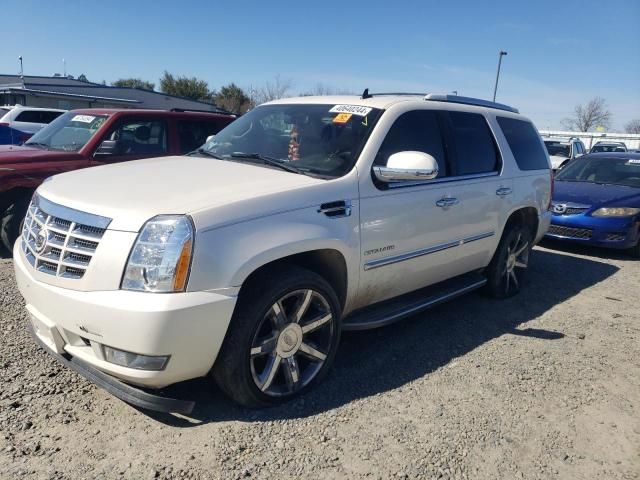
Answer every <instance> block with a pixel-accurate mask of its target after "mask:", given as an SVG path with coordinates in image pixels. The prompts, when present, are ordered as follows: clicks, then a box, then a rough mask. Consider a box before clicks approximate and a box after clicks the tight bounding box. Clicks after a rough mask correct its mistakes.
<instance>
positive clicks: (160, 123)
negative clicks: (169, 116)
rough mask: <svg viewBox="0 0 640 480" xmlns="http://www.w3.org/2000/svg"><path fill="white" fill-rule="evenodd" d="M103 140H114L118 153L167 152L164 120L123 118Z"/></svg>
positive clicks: (145, 153) (143, 153) (155, 153)
mask: <svg viewBox="0 0 640 480" xmlns="http://www.w3.org/2000/svg"><path fill="white" fill-rule="evenodd" d="M105 140H111V141H115V142H116V143H117V152H118V154H120V155H160V154H163V153H166V152H167V127H166V123H165V122H164V120H151V121H145V120H140V119H131V120H125V121H123V122H122V123H120V124H118V126H117V127H115V128H114V129H113V130H112V131H111V132H110V133H109V134H108V135H107V136H106V137H105Z"/></svg>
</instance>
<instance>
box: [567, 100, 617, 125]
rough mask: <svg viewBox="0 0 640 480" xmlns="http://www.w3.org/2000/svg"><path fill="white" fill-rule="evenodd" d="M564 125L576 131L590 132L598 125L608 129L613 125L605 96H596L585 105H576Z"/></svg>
mask: <svg viewBox="0 0 640 480" xmlns="http://www.w3.org/2000/svg"><path fill="white" fill-rule="evenodd" d="M562 125H563V126H564V128H566V129H567V130H573V131H574V132H588V131H590V130H593V129H595V128H596V127H602V128H604V129H605V130H606V129H608V128H609V127H610V125H611V112H610V111H609V110H608V109H607V104H606V102H605V101H604V98H601V97H595V98H593V99H591V100H589V101H588V102H587V103H586V104H585V105H576V107H575V109H574V110H573V116H572V117H569V118H565V119H564V120H563V121H562Z"/></svg>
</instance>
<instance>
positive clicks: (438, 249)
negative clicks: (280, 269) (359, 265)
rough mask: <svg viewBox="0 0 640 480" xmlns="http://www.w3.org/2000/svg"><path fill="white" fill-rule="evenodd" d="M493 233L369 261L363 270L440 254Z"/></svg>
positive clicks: (493, 233)
mask: <svg viewBox="0 0 640 480" xmlns="http://www.w3.org/2000/svg"><path fill="white" fill-rule="evenodd" d="M493 235H495V232H485V233H480V234H478V235H474V236H472V237H467V238H462V239H460V240H454V241H452V242H447V243H441V244H439V245H434V246H432V247H428V248H422V249H420V250H414V251H413V252H407V253H403V254H401V255H395V256H393V257H386V258H380V259H378V260H371V261H370V262H367V263H365V264H364V269H365V270H373V269H374V268H379V267H384V266H387V265H391V264H393V263H399V262H404V261H405V260H411V259H412V258H417V257H423V256H425V255H429V254H431V253H436V252H441V251H442V250H447V249H449V248H453V247H459V246H460V245H464V244H465V243H471V242H476V241H478V240H482V239H484V238H488V237H492V236H493Z"/></svg>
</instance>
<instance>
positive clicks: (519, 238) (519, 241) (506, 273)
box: [501, 231, 530, 293]
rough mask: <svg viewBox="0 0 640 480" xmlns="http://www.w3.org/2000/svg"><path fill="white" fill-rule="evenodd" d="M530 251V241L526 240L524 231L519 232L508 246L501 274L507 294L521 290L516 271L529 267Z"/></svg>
mask: <svg viewBox="0 0 640 480" xmlns="http://www.w3.org/2000/svg"><path fill="white" fill-rule="evenodd" d="M529 250H530V249H529V240H528V239H527V238H525V236H524V235H523V234H522V231H520V232H518V234H517V235H516V236H515V237H514V238H513V239H512V240H511V241H510V242H509V244H508V245H507V256H506V260H505V265H504V269H503V270H502V274H501V276H502V279H503V283H504V292H505V293H509V292H510V290H511V289H514V288H515V289H516V290H517V289H518V288H520V284H519V283H518V272H517V270H516V269H526V268H527V266H528V265H529Z"/></svg>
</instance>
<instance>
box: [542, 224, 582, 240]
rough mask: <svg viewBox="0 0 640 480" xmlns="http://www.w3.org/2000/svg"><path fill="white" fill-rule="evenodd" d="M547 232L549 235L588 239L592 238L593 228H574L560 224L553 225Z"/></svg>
mask: <svg viewBox="0 0 640 480" xmlns="http://www.w3.org/2000/svg"><path fill="white" fill-rule="evenodd" d="M547 233H548V234H549V235H557V236H559V237H569V238H581V239H584V240H588V239H590V238H591V234H592V233H593V230H591V229H589V228H573V227H562V226H560V225H551V226H550V227H549V231H548V232H547Z"/></svg>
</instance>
